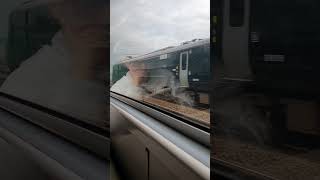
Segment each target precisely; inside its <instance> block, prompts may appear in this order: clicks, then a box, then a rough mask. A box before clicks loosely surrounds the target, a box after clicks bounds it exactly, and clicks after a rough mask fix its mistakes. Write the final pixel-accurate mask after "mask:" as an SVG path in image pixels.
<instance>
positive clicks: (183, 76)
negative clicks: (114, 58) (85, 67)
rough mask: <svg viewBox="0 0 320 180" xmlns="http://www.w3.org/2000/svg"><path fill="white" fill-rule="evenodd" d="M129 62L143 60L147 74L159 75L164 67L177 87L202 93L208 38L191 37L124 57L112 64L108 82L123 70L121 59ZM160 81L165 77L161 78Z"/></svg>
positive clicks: (207, 63) (206, 81) (206, 85)
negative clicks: (124, 58)
mask: <svg viewBox="0 0 320 180" xmlns="http://www.w3.org/2000/svg"><path fill="white" fill-rule="evenodd" d="M129 62H130V63H135V62H139V63H143V64H144V65H145V69H146V71H147V73H146V74H147V75H146V76H148V77H149V78H150V77H153V78H159V77H160V78H163V76H164V75H163V74H164V73H163V72H164V71H163V70H166V73H165V74H166V75H165V76H169V74H172V76H173V77H174V78H173V79H174V82H175V86H178V87H177V88H183V89H187V90H190V91H191V92H193V93H195V94H196V95H197V96H205V95H206V93H207V92H208V91H209V80H210V40H209V39H194V40H191V41H187V42H184V43H182V44H181V45H179V46H174V47H172V46H170V47H166V48H163V49H160V50H157V51H154V52H151V53H148V54H145V55H141V56H136V57H131V58H127V59H126V60H124V61H121V62H120V63H119V64H115V65H114V66H113V71H112V83H115V82H116V81H118V80H119V79H120V78H121V77H123V76H124V75H125V74H126V73H127V71H128V69H127V68H126V65H125V63H129ZM148 77H147V78H148ZM163 81H166V80H165V79H163ZM167 87H172V85H171V86H170V85H168V86H167Z"/></svg>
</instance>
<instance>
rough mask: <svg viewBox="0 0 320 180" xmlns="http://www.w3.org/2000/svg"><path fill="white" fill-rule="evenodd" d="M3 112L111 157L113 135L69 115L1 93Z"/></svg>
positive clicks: (99, 154) (0, 100) (0, 99)
mask: <svg viewBox="0 0 320 180" xmlns="http://www.w3.org/2000/svg"><path fill="white" fill-rule="evenodd" d="M0 109H1V110H4V111H6V112H8V113H10V114H13V115H15V116H17V117H18V118H21V119H23V120H25V121H27V122H29V123H32V124H35V125H37V126H39V127H41V128H43V129H45V130H47V131H49V132H51V133H53V134H55V135H58V136H59V137H61V138H63V139H65V140H67V141H70V142H72V143H74V144H77V145H79V146H80V147H82V148H84V149H87V150H88V151H90V152H92V153H93V154H96V155H97V156H99V157H102V158H104V159H109V158H110V153H109V150H110V148H109V147H110V139H109V138H110V133H109V130H108V129H107V128H101V127H98V126H95V125H92V124H89V123H87V122H85V121H81V120H79V119H77V118H74V117H71V116H69V115H66V114H63V113H59V112H57V111H54V110H52V109H49V108H46V107H43V106H41V105H38V104H35V103H32V102H29V101H26V100H24V99H20V98H17V97H15V96H12V95H9V94H6V93H3V92H0Z"/></svg>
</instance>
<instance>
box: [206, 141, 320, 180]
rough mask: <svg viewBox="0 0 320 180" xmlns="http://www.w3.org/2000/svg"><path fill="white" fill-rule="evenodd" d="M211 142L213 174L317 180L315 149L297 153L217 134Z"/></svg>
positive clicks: (318, 167)
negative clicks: (212, 144)
mask: <svg viewBox="0 0 320 180" xmlns="http://www.w3.org/2000/svg"><path fill="white" fill-rule="evenodd" d="M213 143H214V146H213V148H214V154H212V159H211V160H212V167H217V170H215V171H216V172H215V171H214V172H215V173H218V174H219V173H220V174H222V173H225V174H226V175H228V174H232V175H233V176H234V177H241V178H232V177H231V179H279V180H282V179H283V180H287V179H289V180H300V179H320V162H319V160H316V157H319V155H320V151H319V150H314V151H308V152H303V151H300V152H298V151H293V150H290V149H286V150H285V149H280V148H275V147H270V146H259V145H255V144H251V143H247V142H244V141H240V140H236V139H231V138H227V137H224V136H220V135H215V136H214V137H213ZM214 169H215V168H213V170H214ZM248 177H250V178H248Z"/></svg>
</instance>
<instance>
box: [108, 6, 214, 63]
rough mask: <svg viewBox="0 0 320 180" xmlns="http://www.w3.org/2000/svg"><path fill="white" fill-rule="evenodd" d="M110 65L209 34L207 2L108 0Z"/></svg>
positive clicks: (205, 36)
mask: <svg viewBox="0 0 320 180" xmlns="http://www.w3.org/2000/svg"><path fill="white" fill-rule="evenodd" d="M110 23H111V64H113V63H115V62H118V61H119V60H120V59H121V57H123V56H125V55H128V54H133V55H134V54H143V53H147V52H150V51H153V50H156V49H159V48H163V47H166V46H172V45H178V44H179V43H181V42H183V41H187V40H191V39H194V38H208V37H209V35H210V1H209V0H188V1H185V0H138V1H132V0H111V22H110Z"/></svg>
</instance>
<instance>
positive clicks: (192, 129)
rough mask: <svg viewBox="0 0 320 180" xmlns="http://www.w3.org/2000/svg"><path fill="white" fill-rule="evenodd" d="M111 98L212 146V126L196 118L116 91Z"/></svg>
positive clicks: (111, 94) (201, 142) (205, 144)
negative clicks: (202, 123)
mask: <svg viewBox="0 0 320 180" xmlns="http://www.w3.org/2000/svg"><path fill="white" fill-rule="evenodd" d="M110 98H114V99H116V100H119V101H121V102H123V103H125V104H127V105H130V106H131V107H134V108H135V109H137V110H139V111H141V112H143V113H145V114H147V115H149V116H151V117H153V118H155V119H156V120H158V121H160V122H162V123H164V124H166V125H168V126H169V127H171V128H173V129H175V130H177V131H178V132H180V133H182V134H184V135H186V136H187V137H189V138H191V139H193V140H195V141H197V142H199V143H200V144H202V145H204V146H206V147H211V142H210V126H205V125H201V124H200V123H197V122H194V120H190V119H189V120H188V119H187V118H186V117H183V116H179V115H178V114H176V113H173V112H170V111H166V110H163V109H161V108H158V107H156V106H154V105H152V104H149V103H145V102H143V101H142V102H141V101H138V100H135V99H133V98H130V97H127V96H124V95H121V94H118V93H115V92H110Z"/></svg>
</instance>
